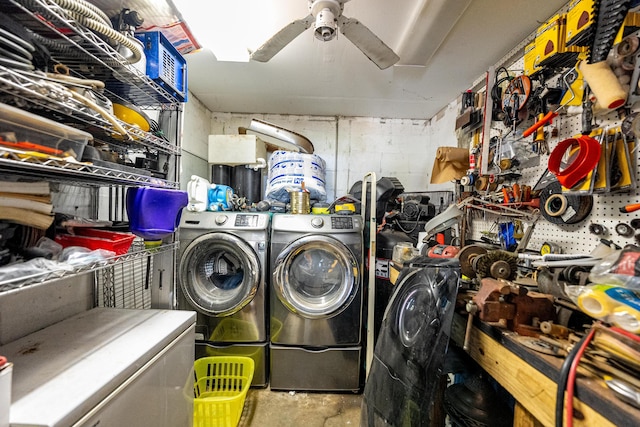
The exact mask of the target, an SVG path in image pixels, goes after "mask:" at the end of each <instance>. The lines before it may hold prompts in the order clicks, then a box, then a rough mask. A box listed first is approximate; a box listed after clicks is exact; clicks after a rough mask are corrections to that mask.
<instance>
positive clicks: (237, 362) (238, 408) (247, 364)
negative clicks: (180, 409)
mask: <svg viewBox="0 0 640 427" xmlns="http://www.w3.org/2000/svg"><path fill="white" fill-rule="evenodd" d="M193 367H194V377H195V378H194V385H193V393H194V400H193V425H194V427H234V426H237V425H238V422H239V421H240V416H241V415H242V409H243V407H244V400H245V397H246V396H247V391H248V390H249V386H250V385H251V380H252V379H253V371H254V364H253V359H251V358H249V357H244V356H212V357H203V358H201V359H197V360H196V361H195V363H194V365H193Z"/></svg>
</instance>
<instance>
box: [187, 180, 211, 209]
mask: <svg viewBox="0 0 640 427" xmlns="http://www.w3.org/2000/svg"><path fill="white" fill-rule="evenodd" d="M210 185H211V184H209V181H208V180H206V179H205V178H202V177H199V176H198V175H191V180H190V181H189V182H188V183H187V194H189V203H188V204H187V210H188V211H190V212H204V211H206V210H207V205H208V204H209V186H210Z"/></svg>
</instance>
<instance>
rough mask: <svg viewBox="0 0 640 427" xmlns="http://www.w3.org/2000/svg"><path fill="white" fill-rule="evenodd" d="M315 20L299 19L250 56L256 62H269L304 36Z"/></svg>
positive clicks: (311, 18)
mask: <svg viewBox="0 0 640 427" xmlns="http://www.w3.org/2000/svg"><path fill="white" fill-rule="evenodd" d="M314 20H315V18H314V17H313V15H309V16H307V17H305V18H302V19H297V20H295V21H293V22H291V23H290V24H289V25H287V26H286V27H284V28H283V29H281V30H280V31H278V32H277V33H276V34H275V35H274V36H273V37H271V38H270V39H269V40H267V41H266V42H265V43H264V44H263V45H262V46H260V47H259V48H258V49H256V50H255V52H253V53H252V54H251V56H250V58H251V59H252V60H254V61H259V62H267V61H268V60H270V59H271V58H273V57H274V56H275V54H276V53H278V52H280V51H281V50H282V49H283V48H284V47H285V46H286V45H288V44H289V43H291V42H292V41H293V39H295V38H296V37H298V36H299V35H300V34H302V33H303V32H304V31H305V30H306V29H308V28H309V27H310V26H311V24H313V22H314Z"/></svg>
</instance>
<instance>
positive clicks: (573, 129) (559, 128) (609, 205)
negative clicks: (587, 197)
mask: <svg viewBox="0 0 640 427" xmlns="http://www.w3.org/2000/svg"><path fill="white" fill-rule="evenodd" d="M634 35H636V36H637V35H638V33H635V34H634ZM517 49H518V50H520V49H521V45H519V46H518V47H517ZM507 57H509V55H507ZM501 65H502V66H505V64H498V65H496V68H497V67H498V66H501ZM639 66H640V54H637V55H636V69H635V71H634V72H633V78H632V82H631V84H632V87H637V78H638V67H639ZM506 68H507V69H508V70H509V71H510V72H511V74H512V76H517V75H521V74H522V70H523V69H524V59H523V58H522V57H520V58H518V59H517V60H516V61H515V62H513V63H512V64H510V65H508V66H506ZM632 92H633V91H632ZM630 99H631V100H632V101H637V97H635V96H634V97H630ZM581 111H582V110H581V108H579V107H568V108H563V109H562V110H561V114H560V115H559V116H558V117H556V118H555V119H554V121H553V124H552V125H550V126H546V127H545V131H546V132H547V135H548V136H547V143H548V145H549V151H552V150H553V149H554V148H555V147H556V145H557V144H558V143H559V142H560V141H563V140H565V139H567V138H570V137H573V136H576V135H578V134H580V131H581V126H582V118H581ZM631 111H632V112H635V111H640V106H638V105H635V104H634V105H633V106H632V108H631ZM533 122H534V121H533V119H528V120H526V121H524V122H523V123H521V124H520V125H519V126H518V127H517V133H516V136H513V135H512V137H513V138H518V137H517V135H518V133H519V135H521V134H522V132H523V130H524V129H527V128H528V127H529V126H531V125H532V124H533ZM621 123H622V120H621V118H620V117H619V116H618V114H617V113H616V112H608V113H606V114H604V115H596V117H595V120H594V129H596V128H609V129H612V128H615V127H618V126H620V125H621ZM553 129H555V132H557V134H556V133H555V132H554V135H555V136H551V133H552V130H553ZM509 133H510V129H508V128H506V127H505V126H504V125H503V124H502V123H498V122H495V121H494V122H492V128H491V136H492V137H493V136H499V135H505V134H509ZM520 140H524V141H529V142H530V143H531V145H532V142H533V136H529V137H528V138H524V139H522V138H521V136H520ZM635 142H636V146H637V142H638V141H637V140H636V141H635ZM639 152H640V150H638V149H635V150H634V152H633V153H631V156H630V157H631V159H632V160H633V161H634V165H633V167H632V171H633V173H634V175H635V176H634V177H633V178H635V186H634V187H635V188H632V189H630V190H627V191H625V192H617V193H604V194H593V195H592V197H593V207H592V210H591V213H590V214H589V215H588V216H587V218H586V219H585V220H584V221H582V222H580V223H578V224H571V225H570V224H553V223H551V222H549V221H547V220H546V219H545V218H544V217H543V216H540V218H539V219H538V220H537V221H536V223H535V228H534V231H533V233H532V235H531V238H530V240H529V243H528V245H527V249H528V250H533V251H539V250H540V248H541V247H542V245H543V244H544V243H553V244H555V245H557V246H558V247H560V248H561V250H562V251H563V252H564V253H590V252H591V251H593V250H594V249H595V247H596V246H597V245H598V244H599V243H600V239H601V238H605V239H608V240H611V241H612V242H614V243H616V244H617V245H619V246H621V247H624V246H625V245H627V244H634V243H636V240H635V236H631V237H623V236H620V235H618V234H617V233H616V231H615V229H616V225H618V224H619V223H625V224H629V223H630V221H631V220H632V219H634V218H637V217H639V216H640V211H637V212H634V213H621V212H620V208H621V207H624V206H625V205H627V204H631V203H640V171H638V168H637V165H638V162H639V161H640V155H639ZM538 160H539V161H538V162H537V163H535V164H534V165H527V167H523V168H520V169H514V170H510V172H516V173H520V174H521V175H522V176H521V178H520V179H518V180H517V182H518V183H519V184H520V185H530V186H531V187H532V188H533V187H534V186H535V185H536V183H537V182H538V180H539V179H540V178H541V177H542V176H543V175H544V174H545V173H546V172H547V164H548V160H549V154H540V155H539V158H538ZM493 172H496V173H497V171H493ZM481 194H482V193H481ZM512 221H514V218H513V217H510V216H503V215H500V214H494V213H487V212H485V211H482V212H477V211H475V210H472V217H471V218H470V222H469V223H470V235H468V237H467V238H468V239H473V240H480V239H481V237H487V236H489V237H491V236H494V235H495V233H496V231H497V227H498V226H497V224H499V223H501V222H512ZM523 224H524V226H525V229H526V227H528V226H529V225H530V222H527V221H526V220H525V221H523ZM591 224H599V225H601V226H603V227H605V229H606V230H607V234H606V235H600V236H597V235H595V234H593V233H591V232H590V230H589V226H590V225H591ZM638 233H640V230H638V232H636V233H634V234H638Z"/></svg>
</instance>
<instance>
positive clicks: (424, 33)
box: [395, 0, 472, 67]
mask: <svg viewBox="0 0 640 427" xmlns="http://www.w3.org/2000/svg"><path fill="white" fill-rule="evenodd" d="M471 1H472V0H422V1H420V2H419V3H418V5H417V6H416V9H415V10H414V12H413V14H412V16H413V17H414V18H413V21H412V22H411V25H409V26H407V29H406V30H405V32H404V34H403V35H402V38H401V39H400V40H401V41H400V48H399V49H398V54H399V56H400V61H398V62H397V63H396V64H395V65H409V66H421V67H425V66H427V64H428V63H429V61H430V60H431V58H433V55H435V53H436V52H437V51H438V49H440V46H442V43H443V42H444V41H445V40H446V38H447V36H448V35H449V33H450V32H451V31H452V30H453V27H454V26H455V25H456V23H457V22H458V20H459V19H460V17H461V16H462V14H463V13H464V11H465V10H467V8H468V7H469V5H470V4H471Z"/></svg>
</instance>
